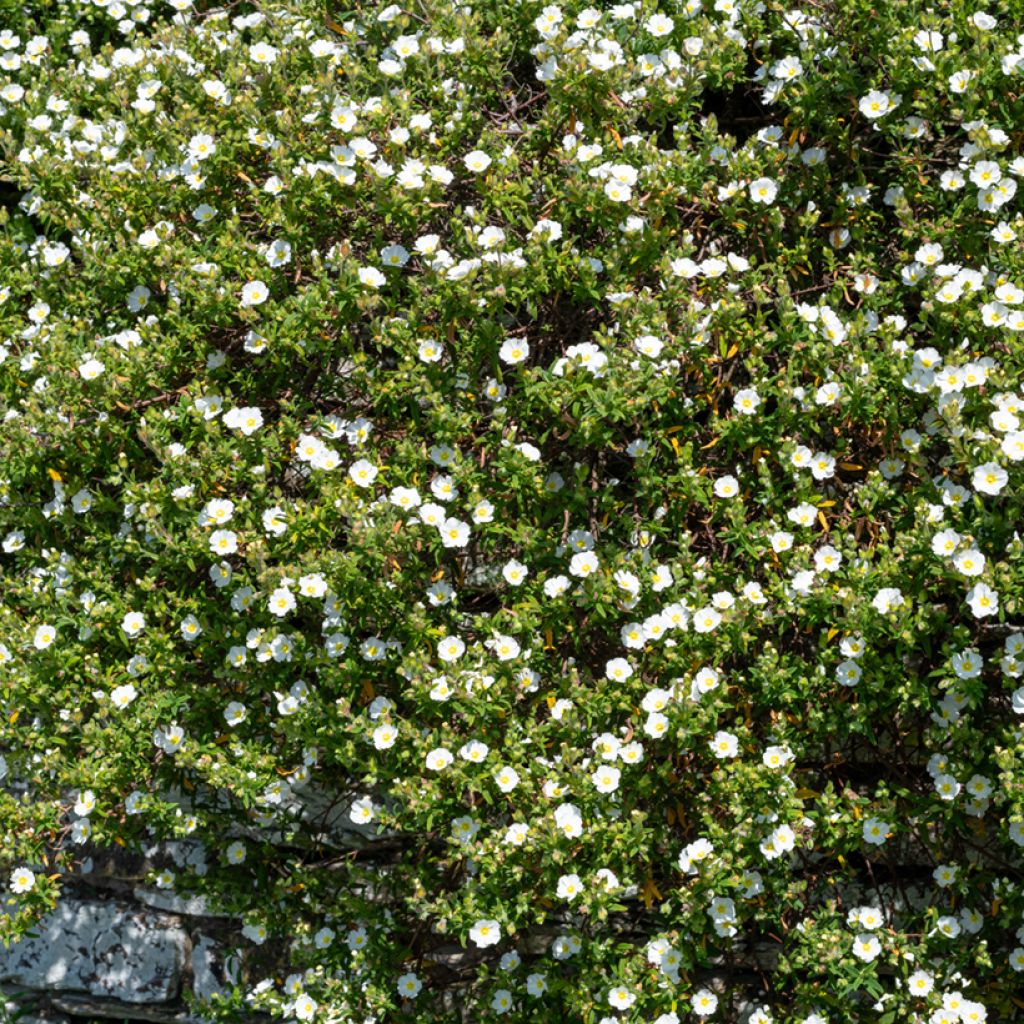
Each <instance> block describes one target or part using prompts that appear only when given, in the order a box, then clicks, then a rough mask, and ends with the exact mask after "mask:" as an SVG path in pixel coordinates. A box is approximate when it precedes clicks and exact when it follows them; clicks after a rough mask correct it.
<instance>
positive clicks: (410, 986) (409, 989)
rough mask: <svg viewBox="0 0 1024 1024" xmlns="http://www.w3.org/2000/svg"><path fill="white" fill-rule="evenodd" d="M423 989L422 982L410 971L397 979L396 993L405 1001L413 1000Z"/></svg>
mask: <svg viewBox="0 0 1024 1024" xmlns="http://www.w3.org/2000/svg"><path fill="white" fill-rule="evenodd" d="M422 988H423V982H422V981H420V979H419V978H417V977H416V975H415V974H413V973H412V972H411V971H410V972H409V973H408V974H403V975H402V976H401V977H400V978H399V979H398V993H399V995H402V996H405V997H406V998H407V999H415V998H416V996H418V995H419V994H420V989H422Z"/></svg>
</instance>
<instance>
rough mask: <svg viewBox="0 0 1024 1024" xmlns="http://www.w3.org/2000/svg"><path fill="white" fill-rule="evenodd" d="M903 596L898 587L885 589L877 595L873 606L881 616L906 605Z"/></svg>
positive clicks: (872, 602) (872, 603)
mask: <svg viewBox="0 0 1024 1024" xmlns="http://www.w3.org/2000/svg"><path fill="white" fill-rule="evenodd" d="M905 603H906V602H905V599H904V597H903V594H902V593H901V592H900V590H899V588H897V587H883V588H882V589H881V590H879V591H878V593H877V594H875V596H874V598H873V599H872V601H871V606H872V607H873V608H874V609H875V611H877V612H878V613H879V614H881V615H884V614H885V613H886V612H890V611H892V610H893V609H895V608H899V607H900V606H901V605H903V604H905Z"/></svg>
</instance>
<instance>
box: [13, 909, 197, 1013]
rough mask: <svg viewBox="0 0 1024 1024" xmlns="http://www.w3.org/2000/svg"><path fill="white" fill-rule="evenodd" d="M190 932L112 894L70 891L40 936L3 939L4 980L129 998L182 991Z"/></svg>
mask: <svg viewBox="0 0 1024 1024" xmlns="http://www.w3.org/2000/svg"><path fill="white" fill-rule="evenodd" d="M188 945H189V942H188V935H187V933H186V932H185V931H184V929H183V928H181V926H180V925H179V924H178V922H177V920H176V919H174V918H170V917H167V916H164V915H160V914H154V913H150V912H147V911H139V910H133V909H130V908H126V907H123V906H120V905H118V904H116V903H114V902H112V901H96V900H77V899H65V900H64V901H63V902H62V903H61V904H60V905H59V906H58V907H57V908H56V910H54V911H52V912H51V913H49V914H48V915H47V916H46V917H45V918H43V920H42V921H41V922H40V923H39V924H38V925H37V926H36V928H35V929H33V937H30V938H25V939H22V940H21V941H19V942H16V943H14V944H13V945H12V946H11V947H10V948H9V949H3V948H2V947H0V981H10V982H14V983H15V984H18V985H24V986H26V987H28V988H33V989H40V990H43V991H47V992H87V993H89V995H92V996H99V997H103V998H107V999H117V1000H121V1001H123V1002H126V1003H160V1002H166V1001H167V1000H170V999H174V998H176V997H177V995H178V992H179V989H180V986H181V970H182V965H183V964H184V962H185V955H186V951H187V949H188Z"/></svg>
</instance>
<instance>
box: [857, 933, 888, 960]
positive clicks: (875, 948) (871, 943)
mask: <svg viewBox="0 0 1024 1024" xmlns="http://www.w3.org/2000/svg"><path fill="white" fill-rule="evenodd" d="M881 951H882V944H881V943H880V942H879V941H878V939H877V938H876V937H875V936H874V935H872V934H871V932H861V933H860V934H859V935H857V936H856V937H855V938H854V940H853V955H854V956H855V957H857V959H859V960H865V961H870V960H874V959H875V958H876V957H877V956H878V954H879V953H881Z"/></svg>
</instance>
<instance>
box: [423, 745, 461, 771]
mask: <svg viewBox="0 0 1024 1024" xmlns="http://www.w3.org/2000/svg"><path fill="white" fill-rule="evenodd" d="M453 760H454V757H453V756H452V753H451V751H449V750H445V748H444V747H437V748H435V749H434V750H431V751H430V753H429V754H427V759H426V764H427V767H428V768H429V769H430V770H431V771H432V772H439V771H442V770H443V769H444V768H447V767H448V765H450V764H451V763H452V761H453Z"/></svg>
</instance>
